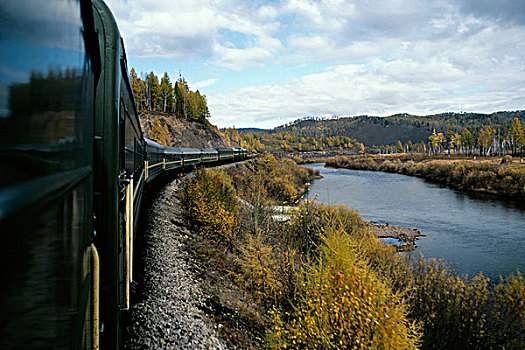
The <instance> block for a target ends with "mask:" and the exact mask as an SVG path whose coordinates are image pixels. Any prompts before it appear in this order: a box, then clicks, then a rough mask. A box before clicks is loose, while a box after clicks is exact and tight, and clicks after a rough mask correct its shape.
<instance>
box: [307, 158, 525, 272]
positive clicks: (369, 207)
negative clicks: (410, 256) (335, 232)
mask: <svg viewBox="0 0 525 350" xmlns="http://www.w3.org/2000/svg"><path fill="white" fill-rule="evenodd" d="M308 166H309V167H312V168H314V169H319V171H320V172H321V175H322V176H323V177H324V178H323V179H319V180H315V181H313V183H312V184H311V186H310V190H309V194H308V197H309V198H310V199H312V198H314V197H316V198H317V200H318V201H322V202H330V203H332V204H334V203H337V204H346V205H348V206H349V207H350V208H353V209H358V210H359V212H360V214H361V215H362V216H363V219H365V220H366V221H372V222H375V223H378V224H386V223H388V224H390V225H396V226H401V227H408V228H414V229H418V230H420V231H421V233H423V234H425V235H426V237H421V238H420V239H419V240H418V241H417V244H418V248H417V249H416V250H415V253H417V252H421V253H423V255H424V256H425V257H436V258H443V259H445V260H446V261H448V262H449V263H451V264H453V266H455V267H456V269H457V271H458V272H460V273H468V274H469V276H472V275H475V274H477V273H479V272H480V271H482V272H483V274H484V275H486V276H489V277H491V278H498V276H499V275H500V274H502V275H503V276H506V275H508V274H509V273H511V272H515V271H516V268H519V270H520V272H522V273H523V272H525V201H523V200H509V199H495V198H492V197H489V196H481V195H476V194H471V193H466V192H462V191H457V190H453V189H449V188H446V187H443V186H440V185H436V184H432V183H429V182H426V181H425V180H423V179H420V178H417V177H411V176H405V175H400V174H391V173H383V172H373V171H362V170H348V169H332V168H325V167H324V164H310V165H308Z"/></svg>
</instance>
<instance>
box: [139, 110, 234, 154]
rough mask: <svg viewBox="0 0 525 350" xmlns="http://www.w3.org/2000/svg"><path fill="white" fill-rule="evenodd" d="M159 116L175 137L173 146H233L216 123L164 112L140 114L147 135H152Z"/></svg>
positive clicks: (143, 129) (162, 123) (161, 122)
mask: <svg viewBox="0 0 525 350" xmlns="http://www.w3.org/2000/svg"><path fill="white" fill-rule="evenodd" d="M155 118H158V119H159V121H160V124H161V125H162V126H164V125H167V127H168V131H169V133H170V134H171V136H172V138H173V147H190V148H222V147H228V148H229V147H231V146H230V144H229V143H228V142H227V141H226V140H225V139H224V138H223V137H222V135H221V134H220V133H219V130H218V129H217V127H216V126H215V125H212V124H210V123H209V122H206V123H199V122H195V121H190V120H188V119H184V118H177V117H174V116H169V115H167V114H164V113H155V112H147V113H142V114H141V116H140V124H141V126H142V131H143V132H144V136H145V137H148V138H149V137H150V132H151V127H152V126H153V123H154V121H155Z"/></svg>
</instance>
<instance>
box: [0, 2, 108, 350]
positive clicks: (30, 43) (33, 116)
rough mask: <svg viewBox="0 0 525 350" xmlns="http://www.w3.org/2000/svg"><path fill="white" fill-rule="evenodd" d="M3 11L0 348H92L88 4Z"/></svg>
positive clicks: (4, 6)
mask: <svg viewBox="0 0 525 350" xmlns="http://www.w3.org/2000/svg"><path fill="white" fill-rule="evenodd" d="M0 13H1V14H2V16H1V17H2V18H1V20H0V32H1V33H2V35H0V52H1V54H0V66H2V67H3V69H2V72H1V73H0V87H1V91H2V96H1V98H0V114H1V116H0V132H1V135H0V167H1V169H0V231H1V233H2V247H4V251H3V252H2V254H0V263H1V265H2V267H3V268H2V271H1V272H0V280H1V281H2V288H0V348H1V349H42V348H52V349H88V348H92V347H95V346H97V341H98V319H96V312H95V311H96V310H98V307H97V306H96V294H97V290H98V288H97V286H96V284H97V280H96V277H97V271H96V270H97V261H98V259H97V257H98V255H97V251H96V249H95V248H94V246H93V245H92V241H93V236H92V235H93V229H92V215H93V206H92V193H93V187H92V182H93V169H94V164H93V151H92V150H93V132H92V130H93V106H94V93H93V92H94V86H95V81H96V79H97V77H98V74H99V72H100V56H99V51H98V47H97V46H96V45H94V43H96V42H97V36H96V33H95V31H94V23H93V21H94V18H93V14H92V9H91V2H90V1H69V2H64V1H60V0H49V1H45V2H34V1H33V2H31V4H30V5H29V4H28V1H2V2H0ZM58 42H60V45H56V43H58ZM21 57H23V59H21ZM6 72H7V73H6ZM9 72H17V73H16V74H14V75H13V74H10V73H9ZM4 88H5V89H4ZM4 92H5V95H4ZM4 97H5V100H4ZM4 102H5V104H4Z"/></svg>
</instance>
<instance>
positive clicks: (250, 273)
mask: <svg viewBox="0 0 525 350" xmlns="http://www.w3.org/2000/svg"><path fill="white" fill-rule="evenodd" d="M235 262H236V263H237V265H238V266H239V272H233V274H234V276H235V280H236V282H237V283H238V284H239V285H241V286H242V287H243V288H244V289H245V290H247V291H249V292H251V293H252V294H253V295H254V296H255V298H256V299H257V300H259V301H269V302H272V301H275V300H276V299H277V298H278V297H279V296H280V295H281V294H282V288H283V284H282V282H281V281H280V280H279V277H280V276H279V270H280V266H279V260H278V259H277V258H276V252H275V251H274V249H273V247H272V246H271V245H270V244H268V243H266V242H265V239H264V237H263V235H262V234H260V233H259V234H255V235H252V234H247V235H246V241H245V242H244V243H242V244H241V245H240V247H239V254H238V256H237V257H236V258H235Z"/></svg>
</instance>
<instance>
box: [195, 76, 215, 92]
mask: <svg viewBox="0 0 525 350" xmlns="http://www.w3.org/2000/svg"><path fill="white" fill-rule="evenodd" d="M216 82H217V79H215V78H211V79H207V80H203V81H199V82H197V83H192V84H191V88H192V89H195V90H196V89H202V88H203V87H208V86H212V85H214V84H215V83H216Z"/></svg>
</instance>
